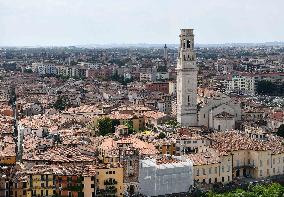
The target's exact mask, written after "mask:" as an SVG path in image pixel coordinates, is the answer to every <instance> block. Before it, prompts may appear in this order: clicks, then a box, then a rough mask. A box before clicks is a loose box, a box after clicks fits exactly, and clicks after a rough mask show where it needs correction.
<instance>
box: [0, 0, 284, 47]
mask: <svg viewBox="0 0 284 197" xmlns="http://www.w3.org/2000/svg"><path fill="white" fill-rule="evenodd" d="M283 7H284V1H282V0H271V1H268V0H238V1H235V0H200V1H198V2H196V1H194V0H176V1H171V0H155V1H153V0H140V1H133V0H119V1H117V0H116V1H115V0H104V1H99V0H84V1H83V0H81V1H80V0H41V1H38V0H26V1H22V0H9V1H6V0H0V27H1V29H0V46H2V47H3V46H6V47H9V46H11V47H16V46H18V47H21V46H78V45H123V44H125V45H133V44H134V45H135V44H163V43H170V44H176V43H178V34H179V30H180V29H181V28H193V29H195V32H194V33H195V35H196V38H195V40H196V43H198V44H231V43H245V44H247V43H252V44H254V43H265V42H283V41H284V25H283V21H284V14H282V8H283Z"/></svg>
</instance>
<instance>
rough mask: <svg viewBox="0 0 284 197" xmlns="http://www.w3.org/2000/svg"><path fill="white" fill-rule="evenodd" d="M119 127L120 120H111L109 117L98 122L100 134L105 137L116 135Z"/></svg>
mask: <svg viewBox="0 0 284 197" xmlns="http://www.w3.org/2000/svg"><path fill="white" fill-rule="evenodd" d="M117 125H119V120H111V119H110V118H109V117H105V118H101V119H99V120H98V127H97V128H98V134H99V135H102V136H105V135H108V134H111V133H114V131H115V127H116V126H117Z"/></svg>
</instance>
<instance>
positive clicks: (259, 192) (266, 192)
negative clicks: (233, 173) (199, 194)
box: [207, 183, 284, 197]
mask: <svg viewBox="0 0 284 197" xmlns="http://www.w3.org/2000/svg"><path fill="white" fill-rule="evenodd" d="M283 193H284V187H283V186H281V185H280V184H278V183H272V184H270V185H260V184H258V185H255V186H252V187H249V188H248V189H247V190H246V191H245V190H242V189H237V190H235V191H232V192H227V193H220V194H219V193H214V192H209V193H208V194H207V196H208V197H238V196H243V197H259V196H263V197H266V196H267V197H268V196H273V197H283Z"/></svg>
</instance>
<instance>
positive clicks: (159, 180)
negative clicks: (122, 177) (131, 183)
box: [139, 157, 193, 196]
mask: <svg viewBox="0 0 284 197" xmlns="http://www.w3.org/2000/svg"><path fill="white" fill-rule="evenodd" d="M192 173H193V169H192V162H191V161H190V160H186V159H182V158H181V157H170V158H162V159H144V160H141V161H140V169H139V187H140V190H139V192H140V193H141V194H143V195H146V196H159V195H160V196H162V195H166V194H178V193H185V192H188V191H189V190H190V188H191V187H192V186H193V175H192Z"/></svg>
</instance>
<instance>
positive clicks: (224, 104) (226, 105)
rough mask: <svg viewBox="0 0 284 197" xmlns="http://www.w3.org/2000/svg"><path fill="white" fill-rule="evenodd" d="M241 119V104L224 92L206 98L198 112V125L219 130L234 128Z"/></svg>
mask: <svg viewBox="0 0 284 197" xmlns="http://www.w3.org/2000/svg"><path fill="white" fill-rule="evenodd" d="M240 120H241V106H240V104H239V103H236V102H233V101H232V99H231V98H230V97H228V96H226V95H224V94H221V93H220V94H219V95H217V96H215V97H213V98H210V99H207V100H206V101H205V104H204V105H203V106H202V108H201V109H200V110H199V112H198V125H199V126H206V127H207V128H211V129H216V130H220V131H225V130H231V129H235V123H236V121H240Z"/></svg>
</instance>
